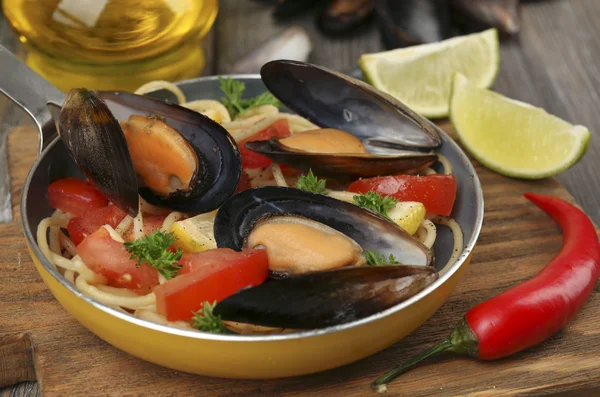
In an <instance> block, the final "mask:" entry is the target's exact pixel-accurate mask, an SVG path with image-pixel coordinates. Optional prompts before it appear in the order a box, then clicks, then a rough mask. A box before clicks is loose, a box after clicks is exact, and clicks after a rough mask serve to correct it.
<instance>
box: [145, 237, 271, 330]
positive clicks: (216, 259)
mask: <svg viewBox="0 0 600 397" xmlns="http://www.w3.org/2000/svg"><path fill="white" fill-rule="evenodd" d="M179 264H181V265H182V268H181V270H180V271H179V276H177V277H175V278H173V279H171V280H169V281H167V282H166V283H164V284H161V285H159V286H158V287H156V289H155V290H154V293H155V294H156V309H157V311H158V312H159V313H160V314H162V315H164V316H166V317H167V320H169V321H177V320H189V319H191V318H192V317H193V313H192V312H195V311H198V310H200V309H201V308H202V306H203V304H204V302H205V301H207V302H209V303H211V304H212V303H213V302H214V301H217V302H219V301H221V300H223V299H225V298H227V297H228V296H230V295H233V294H235V293H236V292H237V291H239V290H241V289H243V288H246V287H250V286H257V285H259V284H261V283H262V282H263V281H265V280H266V278H267V275H268V273H269V261H268V256H267V252H266V251H264V250H256V249H249V248H248V249H246V248H245V249H243V250H242V252H236V251H233V250H231V249H229V248H217V249H212V250H207V251H203V252H194V253H186V254H183V256H182V257H181V260H180V261H179Z"/></svg>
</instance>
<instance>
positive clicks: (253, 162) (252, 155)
mask: <svg viewBox="0 0 600 397" xmlns="http://www.w3.org/2000/svg"><path fill="white" fill-rule="evenodd" d="M288 136H290V126H289V123H288V121H287V120H286V119H280V120H276V121H275V122H274V123H273V124H271V125H270V126H268V127H267V128H265V129H264V130H262V131H260V132H258V133H256V134H255V135H252V136H251V137H250V138H248V139H244V140H243V141H241V142H239V143H238V147H239V148H240V155H241V156H242V167H243V168H248V169H253V168H264V167H268V166H269V164H271V160H269V159H268V158H267V157H265V156H263V155H262V154H258V153H256V152H253V151H252V150H250V149H246V147H245V146H244V144H246V142H254V141H264V140H267V139H270V138H272V137H277V138H285V137H288Z"/></svg>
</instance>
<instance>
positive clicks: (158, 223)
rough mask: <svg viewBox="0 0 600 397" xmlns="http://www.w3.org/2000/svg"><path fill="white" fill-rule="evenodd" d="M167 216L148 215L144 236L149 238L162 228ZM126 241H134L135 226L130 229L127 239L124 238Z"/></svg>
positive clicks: (145, 220)
mask: <svg viewBox="0 0 600 397" xmlns="http://www.w3.org/2000/svg"><path fill="white" fill-rule="evenodd" d="M165 218H166V216H162V215H146V216H144V235H145V236H147V235H149V234H150V233H152V232H155V231H157V230H159V229H160V228H161V227H162V224H163V222H164V221H165ZM123 239H124V240H125V241H133V240H135V238H134V237H133V225H132V226H131V227H130V228H129V230H128V231H127V233H126V234H125V237H124V238H123Z"/></svg>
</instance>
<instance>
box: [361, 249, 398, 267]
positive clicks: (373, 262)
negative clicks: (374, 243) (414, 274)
mask: <svg viewBox="0 0 600 397" xmlns="http://www.w3.org/2000/svg"><path fill="white" fill-rule="evenodd" d="M365 258H366V259H367V265H369V266H388V265H399V264H400V262H398V261H397V260H396V258H395V257H394V255H393V254H390V257H389V258H386V257H385V255H383V254H379V252H377V251H371V250H365Z"/></svg>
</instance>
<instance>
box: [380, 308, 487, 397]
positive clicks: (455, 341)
mask: <svg viewBox="0 0 600 397" xmlns="http://www.w3.org/2000/svg"><path fill="white" fill-rule="evenodd" d="M477 344H478V341H477V337H476V336H475V334H474V333H473V331H472V330H471V327H469V324H468V323H467V321H466V319H465V318H464V317H463V319H462V320H461V321H460V322H459V323H458V324H457V325H456V326H455V327H454V329H453V330H452V333H451V334H450V336H448V337H447V338H446V339H444V340H443V341H441V342H440V343H438V344H437V345H435V346H433V347H431V348H429V349H428V350H426V351H424V352H423V353H421V354H419V355H417V356H415V357H413V358H412V359H410V360H409V361H407V362H406V363H404V364H401V365H399V366H397V367H395V368H393V369H391V370H389V371H388V372H386V373H385V374H383V375H381V376H380V377H379V378H377V379H376V380H375V381H374V382H373V383H371V387H372V388H373V390H375V391H376V392H378V393H383V392H385V391H386V390H387V388H386V384H387V383H388V382H389V381H391V380H392V379H394V378H396V377H397V376H399V375H401V374H403V373H404V372H406V371H408V370H409V369H411V368H412V367H414V366H415V365H416V364H418V363H420V362H421V361H423V360H425V359H426V358H429V357H432V356H437V355H438V354H441V353H445V352H452V353H457V354H462V355H468V356H473V357H477Z"/></svg>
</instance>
